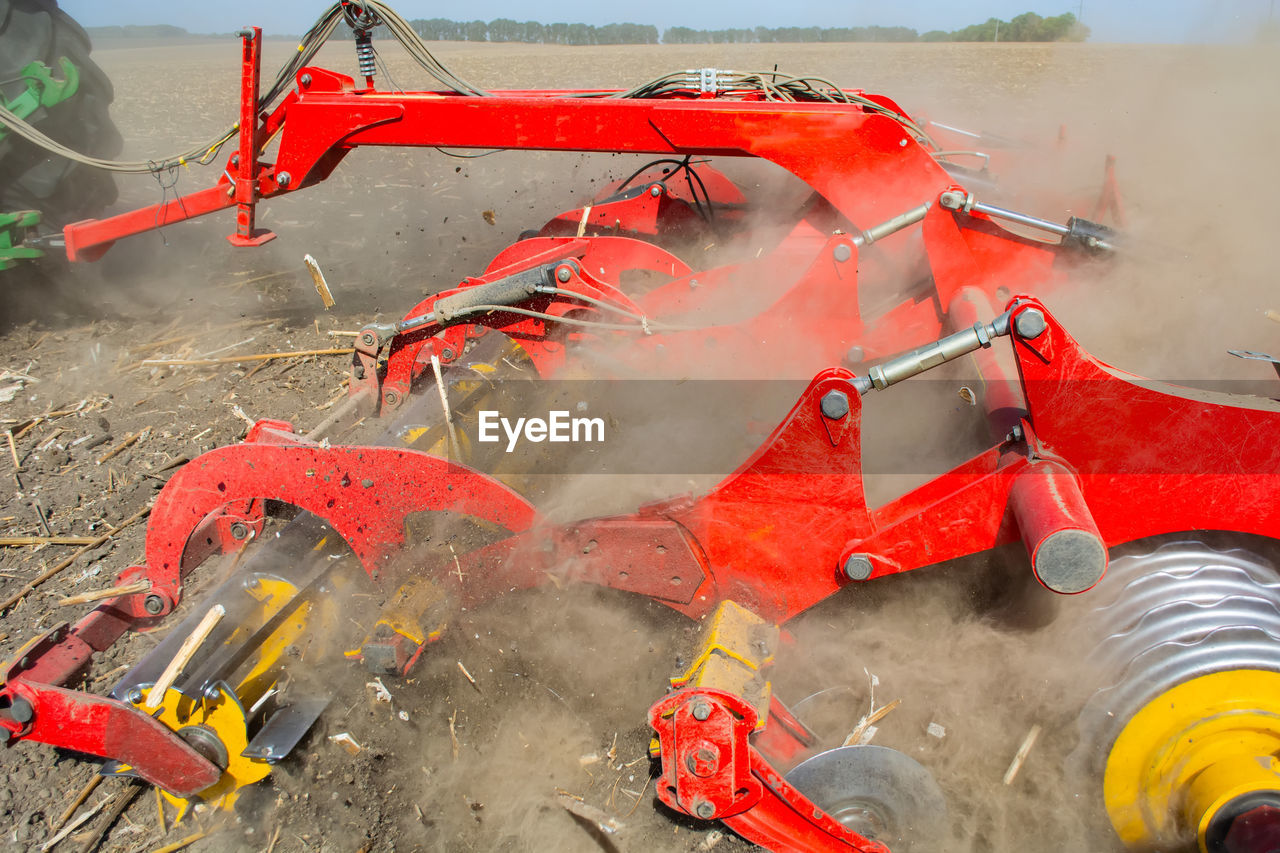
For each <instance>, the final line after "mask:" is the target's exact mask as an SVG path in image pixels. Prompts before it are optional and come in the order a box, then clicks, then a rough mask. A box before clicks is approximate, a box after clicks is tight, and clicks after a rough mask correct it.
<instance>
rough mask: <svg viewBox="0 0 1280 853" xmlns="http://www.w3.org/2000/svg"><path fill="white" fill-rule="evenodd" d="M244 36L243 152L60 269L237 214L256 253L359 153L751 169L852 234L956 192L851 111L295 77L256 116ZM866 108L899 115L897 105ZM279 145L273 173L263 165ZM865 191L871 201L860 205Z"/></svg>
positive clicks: (313, 71)
mask: <svg viewBox="0 0 1280 853" xmlns="http://www.w3.org/2000/svg"><path fill="white" fill-rule="evenodd" d="M252 33H253V35H252V36H251V37H246V38H245V40H244V50H243V60H242V78H241V79H242V84H241V106H240V115H241V120H240V142H239V148H238V150H237V151H236V153H234V154H233V155H232V156H231V157H230V158H229V159H228V162H227V166H226V169H225V171H224V174H223V175H222V177H221V179H220V180H219V182H218V184H217V185H216V186H214V187H210V188H209V189H206V190H200V191H198V192H195V193H191V194H189V195H186V196H182V197H180V198H177V199H174V200H172V201H169V202H165V203H162V204H158V205H153V206H151V207H147V208H143V209H140V210H136V211H131V212H129V213H124V214H121V215H118V216H114V217H110V218H108V219H103V220H85V221H82V222H77V223H73V224H71V225H68V226H67V227H66V228H65V229H64V231H63V235H64V238H65V241H66V251H67V256H68V258H70V259H71V260H73V261H77V260H93V259H95V258H97V257H98V256H100V255H101V254H102V252H104V251H106V249H107V248H109V247H110V245H111V244H112V243H114V242H115V241H116V240H118V239H120V238H122V237H127V236H130V235H133V234H139V233H142V232H144V231H149V230H153V229H155V228H159V227H163V226H165V225H169V224H172V223H175V222H180V221H183V220H185V219H190V218H193V217H196V216H202V215H204V214H206V213H211V212H213V211H216V210H221V209H225V208H229V207H233V206H234V207H236V208H237V211H238V212H237V230H236V233H235V234H234V235H232V237H231V238H230V239H231V241H232V242H233V243H235V244H237V245H257V244H259V243H261V242H265V240H267V239H270V236H269V234H268V233H267V232H262V231H259V230H257V229H256V227H255V222H254V217H253V211H254V205H255V204H256V203H257V201H258V200H260V199H264V198H271V197H274V196H278V195H282V194H284V193H289V192H293V191H295V190H298V189H301V188H303V187H306V186H310V185H312V184H315V183H318V182H320V181H322V180H324V179H325V178H327V177H328V176H329V175H330V174H331V173H332V172H333V170H334V168H336V167H337V165H338V164H339V163H340V162H341V161H342V159H343V158H344V157H346V155H347V154H348V153H349V152H350V151H351V150H353V149H354V148H357V147H360V146H365V145H379V146H416V147H433V146H441V147H458V148H512V149H526V150H537V149H541V150H562V151H602V152H637V153H654V154H666V155H678V156H684V155H724V156H734V157H760V158H762V159H765V160H769V161H771V162H774V163H777V164H778V165H780V166H782V167H783V168H785V169H787V170H788V171H790V172H792V173H793V174H795V175H796V176H797V177H799V178H800V179H801V180H803V181H804V182H805V183H806V184H808V185H809V186H810V187H812V188H813V189H814V190H816V191H817V192H818V193H819V194H821V195H822V196H823V197H824V198H825V199H826V200H827V201H828V202H830V204H831V205H832V206H833V207H834V208H835V209H836V210H837V211H838V212H839V213H840V214H842V215H843V216H844V217H845V218H846V219H847V220H848V221H849V222H851V223H854V224H855V226H856V227H859V228H867V227H869V226H871V225H873V224H875V223H878V222H882V221H884V220H886V219H888V218H889V217H891V216H894V215H896V214H898V213H901V212H902V210H904V209H906V208H907V207H909V206H912V205H916V204H919V203H920V202H921V201H923V200H926V199H930V198H933V197H936V196H937V194H938V193H939V192H940V191H941V190H942V189H944V188H946V187H947V186H948V185H950V184H951V183H952V181H951V179H950V178H948V176H947V173H946V172H945V171H944V170H943V168H942V167H941V166H940V165H938V163H937V162H936V161H935V160H934V159H933V158H932V157H931V156H930V155H929V154H928V152H927V151H926V150H925V149H924V148H923V147H921V145H920V144H919V143H918V142H917V141H916V140H915V139H913V138H912V136H911V134H910V133H909V132H907V131H906V129H905V128H904V127H903V126H902V125H901V124H899V123H898V122H896V121H894V120H893V119H890V118H887V117H885V116H883V115H878V114H875V113H873V112H869V111H867V110H865V109H864V108H863V107H861V106H858V105H855V104H847V103H846V104H836V103H780V102H766V101H760V100H746V99H742V100H738V99H720V98H710V99H709V98H695V99H691V100H675V99H619V98H601V97H575V95H583V94H587V93H584V92H581V91H497V92H495V93H493V94H494V97H476V96H465V95H456V94H452V93H442V92H408V93H384V92H377V91H374V90H371V89H363V90H358V89H357V88H356V84H355V81H354V80H352V78H350V77H347V76H345V75H341V74H336V73H334V72H331V71H327V70H324V69H321V68H304V69H302V70H300V71H299V72H298V75H297V81H298V83H297V89H296V90H295V91H293V92H291V93H289V94H288V95H287V96H286V97H285V98H284V100H283V101H282V102H281V103H280V105H279V106H278V107H277V108H276V109H275V110H274V111H273V112H272V113H271V114H270V115H266V114H262V115H259V114H258V112H257V99H258V74H259V68H260V61H261V55H260V47H259V43H260V40H261V31H260V30H257V29H254V30H253V31H252ZM591 94H600V93H591ZM605 94H607V93H605ZM871 97H872V99H874V100H876V101H878V102H881V103H883V104H884V105H885V106H887V107H889V108H890V109H893V110H897V111H898V112H901V110H900V109H899V108H898V107H897V105H896V104H894V103H893V102H892V101H890V100H888V99H886V98H883V97H881V96H871ZM277 134H278V135H279V137H280V148H279V151H278V156H277V158H276V162H275V163H266V162H262V161H261V160H260V158H261V156H262V154H263V152H264V149H265V148H266V146H267V145H268V143H269V142H270V141H271V140H272V139H274V138H275V136H276V135H277ZM870 181H874V182H875V183H874V185H875V186H876V187H877V191H876V192H868V191H866V188H867V187H868V186H871V185H872V184H871V183H870ZM720 194H722V195H723V193H720Z"/></svg>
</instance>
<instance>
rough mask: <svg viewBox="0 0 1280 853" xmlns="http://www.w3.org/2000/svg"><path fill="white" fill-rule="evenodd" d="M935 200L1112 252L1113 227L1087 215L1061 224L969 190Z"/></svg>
mask: <svg viewBox="0 0 1280 853" xmlns="http://www.w3.org/2000/svg"><path fill="white" fill-rule="evenodd" d="M938 203H939V204H941V205H942V206H943V207H945V208H946V209H947V210H954V211H955V212H956V213H963V214H966V215H967V214H970V213H973V212H974V211H976V212H978V213H984V214H986V215H987V216H990V217H992V218H993V219H1003V220H1005V221H1007V222H1017V223H1018V224H1019V225H1026V226H1028V227H1030V228H1035V229H1037V230H1039V231H1044V232H1047V233H1049V234H1057V235H1058V236H1059V237H1061V238H1062V242H1063V244H1064V245H1068V244H1070V245H1077V246H1080V247H1081V248H1084V249H1089V250H1092V251H1097V252H1113V251H1115V248H1116V246H1115V239H1116V236H1117V233H1116V230H1115V229H1114V228H1108V227H1107V226H1105V225H1099V224H1098V223H1097V222H1090V221H1089V220H1088V219H1081V218H1080V217H1078V216H1073V217H1071V218H1070V219H1068V220H1067V224H1066V225H1062V224H1059V223H1057V222H1052V221H1050V220H1048V219H1041V218H1040V217H1038V216H1029V215H1028V214H1025V213H1018V212H1017V211H1016V210H1006V209H1005V208H1003V207H996V206H995V205H993V204H983V203H982V202H980V201H976V200H974V197H973V193H963V192H958V191H956V190H948V191H947V192H944V193H943V194H942V195H940V196H939V197H938Z"/></svg>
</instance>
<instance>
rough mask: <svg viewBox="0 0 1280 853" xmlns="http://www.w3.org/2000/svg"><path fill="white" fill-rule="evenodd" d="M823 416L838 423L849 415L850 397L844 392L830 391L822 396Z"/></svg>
mask: <svg viewBox="0 0 1280 853" xmlns="http://www.w3.org/2000/svg"><path fill="white" fill-rule="evenodd" d="M821 408H822V414H823V416H824V417H826V418H829V419H831V420H833V421H838V420H840V419H841V418H843V417H844V416H845V415H847V414H849V395H848V394H846V393H844V392H843V391H834V390H833V391H828V392H827V393H826V394H823V395H822V403H821Z"/></svg>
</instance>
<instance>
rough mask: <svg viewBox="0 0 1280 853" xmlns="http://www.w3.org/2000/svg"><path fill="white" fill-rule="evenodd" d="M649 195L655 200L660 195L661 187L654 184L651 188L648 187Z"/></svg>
mask: <svg viewBox="0 0 1280 853" xmlns="http://www.w3.org/2000/svg"><path fill="white" fill-rule="evenodd" d="M649 195H651V196H653V197H654V198H657V197H658V196H660V195H662V187H660V186H658V185H657V184H654V185H653V186H651V187H649Z"/></svg>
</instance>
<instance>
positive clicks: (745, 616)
mask: <svg viewBox="0 0 1280 853" xmlns="http://www.w3.org/2000/svg"><path fill="white" fill-rule="evenodd" d="M779 635H780V631H779V629H778V626H777V625H774V624H772V623H770V622H766V621H765V620H764V619H762V618H760V617H759V616H757V615H756V614H754V613H752V612H751V611H750V610H747V609H746V608H745V607H743V606H742V605H740V604H737V603H736V602H733V601H723V602H721V603H720V606H718V607H717V608H716V609H715V612H714V613H713V614H712V615H711V617H710V618H709V619H708V620H707V623H706V628H705V634H704V636H703V641H702V646H701V647H700V648H699V650H698V654H697V656H696V657H695V658H694V660H693V663H692V664H691V665H690V666H689V669H688V670H686V671H685V673H684V674H683V675H680V676H678V677H676V678H673V679H671V686H672V687H675V688H681V687H705V688H713V689H716V690H724V691H726V692H729V693H732V694H734V695H735V696H740V697H742V698H743V699H744V700H746V701H747V702H748V703H750V704H751V706H752V707H754V708H755V709H756V714H757V723H756V728H757V729H760V728H763V727H764V724H765V723H766V722H767V721H768V719H769V696H770V692H771V690H772V686H771V684H770V682H769V680H768V679H767V678H765V675H764V668H765V667H766V666H767V665H768V664H770V663H772V662H773V655H774V652H775V650H776V649H777V647H778V637H779Z"/></svg>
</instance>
